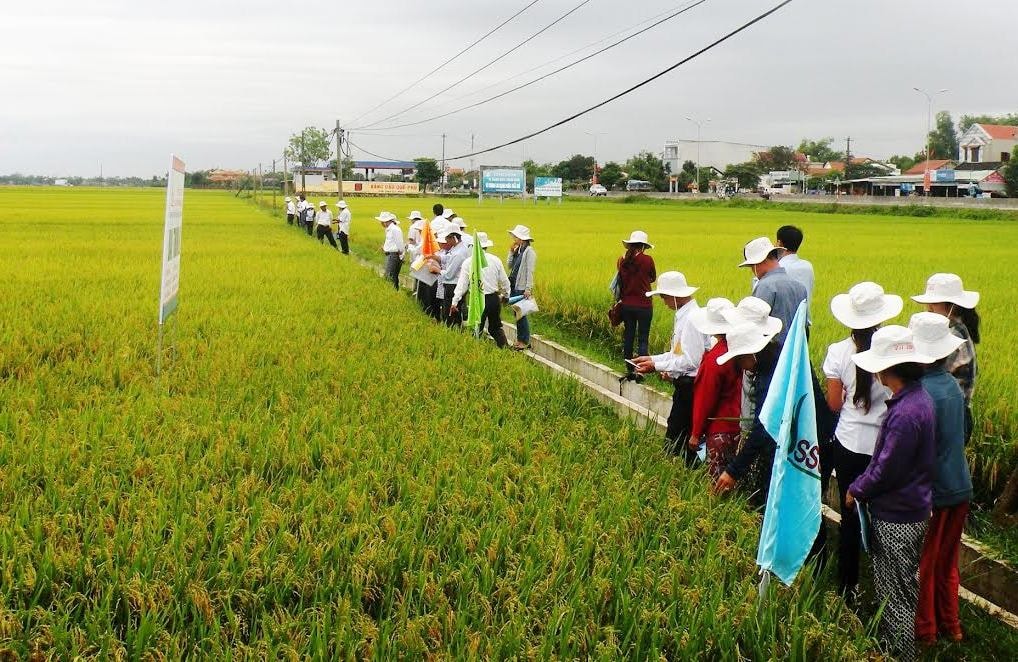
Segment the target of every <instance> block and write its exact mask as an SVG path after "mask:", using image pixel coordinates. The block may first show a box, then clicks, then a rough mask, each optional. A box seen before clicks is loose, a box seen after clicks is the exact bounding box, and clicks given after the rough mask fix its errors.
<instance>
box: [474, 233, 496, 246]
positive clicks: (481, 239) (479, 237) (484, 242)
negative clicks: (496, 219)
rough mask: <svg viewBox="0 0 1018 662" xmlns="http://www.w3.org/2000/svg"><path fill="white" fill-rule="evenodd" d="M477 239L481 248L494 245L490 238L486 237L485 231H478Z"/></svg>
mask: <svg viewBox="0 0 1018 662" xmlns="http://www.w3.org/2000/svg"><path fill="white" fill-rule="evenodd" d="M477 241H478V243H480V244H481V248H491V247H492V246H494V245H495V242H493V241H492V240H491V239H488V233H487V232H478V233H477Z"/></svg>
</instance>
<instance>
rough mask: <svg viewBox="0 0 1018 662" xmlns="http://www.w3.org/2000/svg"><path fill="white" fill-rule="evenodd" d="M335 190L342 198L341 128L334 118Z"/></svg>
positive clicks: (340, 198)
mask: <svg viewBox="0 0 1018 662" xmlns="http://www.w3.org/2000/svg"><path fill="white" fill-rule="evenodd" d="M336 191H337V193H338V194H339V200H342V199H343V129H342V128H340V126H339V120H336Z"/></svg>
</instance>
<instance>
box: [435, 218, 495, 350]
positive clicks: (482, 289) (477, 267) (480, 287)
mask: <svg viewBox="0 0 1018 662" xmlns="http://www.w3.org/2000/svg"><path fill="white" fill-rule="evenodd" d="M494 245H495V242H493V241H491V240H490V239H489V238H488V234H487V233H486V232H475V233H474V242H473V253H472V255H471V256H470V257H468V258H467V260H466V262H464V263H463V268H462V269H460V276H459V280H458V281H457V283H456V290H455V292H453V298H452V308H451V309H450V312H451V313H452V314H453V315H455V314H457V312H458V311H459V302H460V301H462V300H463V295H464V294H465V293H466V292H467V290H468V289H469V292H470V294H469V297H470V299H469V301H470V305H469V306H467V321H466V324H467V326H468V327H469V328H470V329H471V330H472V331H473V332H474V336H475V337H478V336H480V334H481V328H482V327H483V326H484V324H485V323H487V324H488V333H489V334H490V335H491V337H492V338H494V340H495V344H496V345H497V346H498V347H499V348H500V349H501V348H503V347H505V346H506V345H508V344H509V343H508V341H507V340H506V337H505V331H504V330H503V328H502V303H501V300H500V297H508V296H509V287H510V286H509V275H508V274H506V272H505V266H504V265H503V264H502V261H501V260H500V259H498V257H496V256H494V255H491V254H490V253H488V252H487V249H488V248H491V247H492V246H494Z"/></svg>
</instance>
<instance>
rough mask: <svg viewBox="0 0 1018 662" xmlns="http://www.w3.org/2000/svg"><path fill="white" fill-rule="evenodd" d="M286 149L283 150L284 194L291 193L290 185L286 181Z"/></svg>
mask: <svg viewBox="0 0 1018 662" xmlns="http://www.w3.org/2000/svg"><path fill="white" fill-rule="evenodd" d="M286 166H287V163H286V150H284V151H283V195H284V196H285V195H290V185H289V184H288V183H287V181H286Z"/></svg>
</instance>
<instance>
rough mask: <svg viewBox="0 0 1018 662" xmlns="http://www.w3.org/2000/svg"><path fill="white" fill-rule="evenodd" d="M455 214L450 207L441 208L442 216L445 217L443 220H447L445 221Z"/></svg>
mask: <svg viewBox="0 0 1018 662" xmlns="http://www.w3.org/2000/svg"><path fill="white" fill-rule="evenodd" d="M455 215H456V212H454V211H453V210H451V209H443V210H442V218H444V219H445V220H447V221H448V220H449V219H450V218H452V217H453V216H455Z"/></svg>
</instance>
